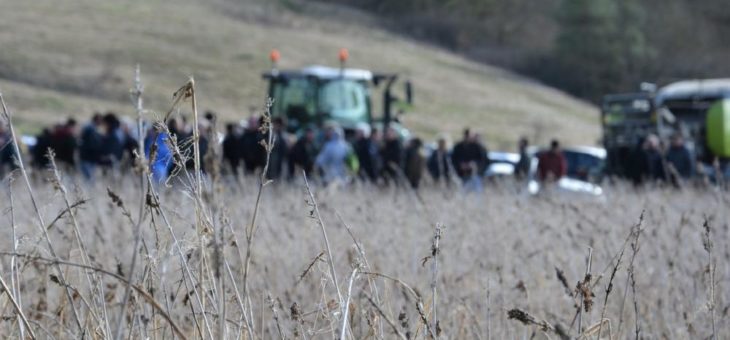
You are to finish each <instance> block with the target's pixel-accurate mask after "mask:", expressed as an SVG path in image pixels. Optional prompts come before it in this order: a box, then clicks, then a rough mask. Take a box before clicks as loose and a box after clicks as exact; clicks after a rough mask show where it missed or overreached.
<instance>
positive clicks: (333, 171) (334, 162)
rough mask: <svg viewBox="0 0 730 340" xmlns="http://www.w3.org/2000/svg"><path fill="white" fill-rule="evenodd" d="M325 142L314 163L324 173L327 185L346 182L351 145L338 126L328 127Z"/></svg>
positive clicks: (323, 177)
mask: <svg viewBox="0 0 730 340" xmlns="http://www.w3.org/2000/svg"><path fill="white" fill-rule="evenodd" d="M325 140H326V142H325V143H324V145H323V146H322V150H321V151H320V152H319V154H318V155H317V159H316V160H315V162H314V164H315V166H316V168H317V169H320V170H321V171H322V173H323V176H322V179H323V180H324V183H325V184H329V183H332V182H336V181H346V180H347V165H346V162H347V156H348V154H349V153H350V145H349V144H348V143H347V142H346V141H345V140H344V138H343V137H342V130H341V129H339V128H338V127H336V126H330V127H327V129H326V130H325Z"/></svg>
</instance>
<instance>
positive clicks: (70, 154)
mask: <svg viewBox="0 0 730 340" xmlns="http://www.w3.org/2000/svg"><path fill="white" fill-rule="evenodd" d="M77 144H78V143H77V141H76V120H75V119H73V118H69V119H68V120H67V121H66V123H65V124H60V125H58V126H56V128H54V129H53V132H52V133H51V145H50V147H51V148H52V149H53V150H54V152H55V153H56V162H57V163H58V165H66V166H68V167H70V168H73V167H74V166H75V164H76V158H75V153H76V147H77Z"/></svg>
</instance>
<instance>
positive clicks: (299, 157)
mask: <svg viewBox="0 0 730 340" xmlns="http://www.w3.org/2000/svg"><path fill="white" fill-rule="evenodd" d="M314 139H315V135H314V130H312V129H311V128H306V129H305V130H304V134H302V136H301V137H299V139H297V142H296V143H294V146H292V148H291V150H289V162H288V167H289V179H294V178H296V176H299V175H301V171H302V170H304V172H305V173H307V176H309V174H311V173H312V171H313V170H314V159H315V158H316V157H317V149H316V148H315V145H314ZM297 170H299V172H298V171H297Z"/></svg>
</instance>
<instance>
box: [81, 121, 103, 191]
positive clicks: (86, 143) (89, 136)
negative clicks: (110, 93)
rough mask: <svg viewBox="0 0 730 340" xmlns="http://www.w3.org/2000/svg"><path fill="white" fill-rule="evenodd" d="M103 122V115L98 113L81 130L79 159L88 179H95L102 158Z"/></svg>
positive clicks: (82, 171)
mask: <svg viewBox="0 0 730 340" xmlns="http://www.w3.org/2000/svg"><path fill="white" fill-rule="evenodd" d="M102 123H103V121H102V115H101V114H99V113H97V114H94V116H93V117H92V118H91V121H90V122H89V123H88V124H87V125H86V126H84V128H83V129H82V130H81V145H80V146H79V159H80V160H81V173H82V174H83V175H84V177H85V178H86V179H87V180H93V179H94V173H95V172H96V167H97V166H98V165H99V162H100V161H101V158H102V152H103V149H102V132H101V130H102Z"/></svg>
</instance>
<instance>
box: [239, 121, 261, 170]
mask: <svg viewBox="0 0 730 340" xmlns="http://www.w3.org/2000/svg"><path fill="white" fill-rule="evenodd" d="M259 123H260V121H259V118H256V117H253V116H252V117H251V118H249V119H248V126H246V130H245V131H244V133H243V136H241V153H242V154H241V155H242V158H243V164H244V166H245V167H246V173H247V174H253V173H255V172H256V170H257V169H260V168H263V167H264V164H265V163H266V150H265V149H264V147H263V146H262V145H261V141H262V140H263V139H264V136H263V134H262V133H261V132H260V131H259V126H260V124H259Z"/></svg>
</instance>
